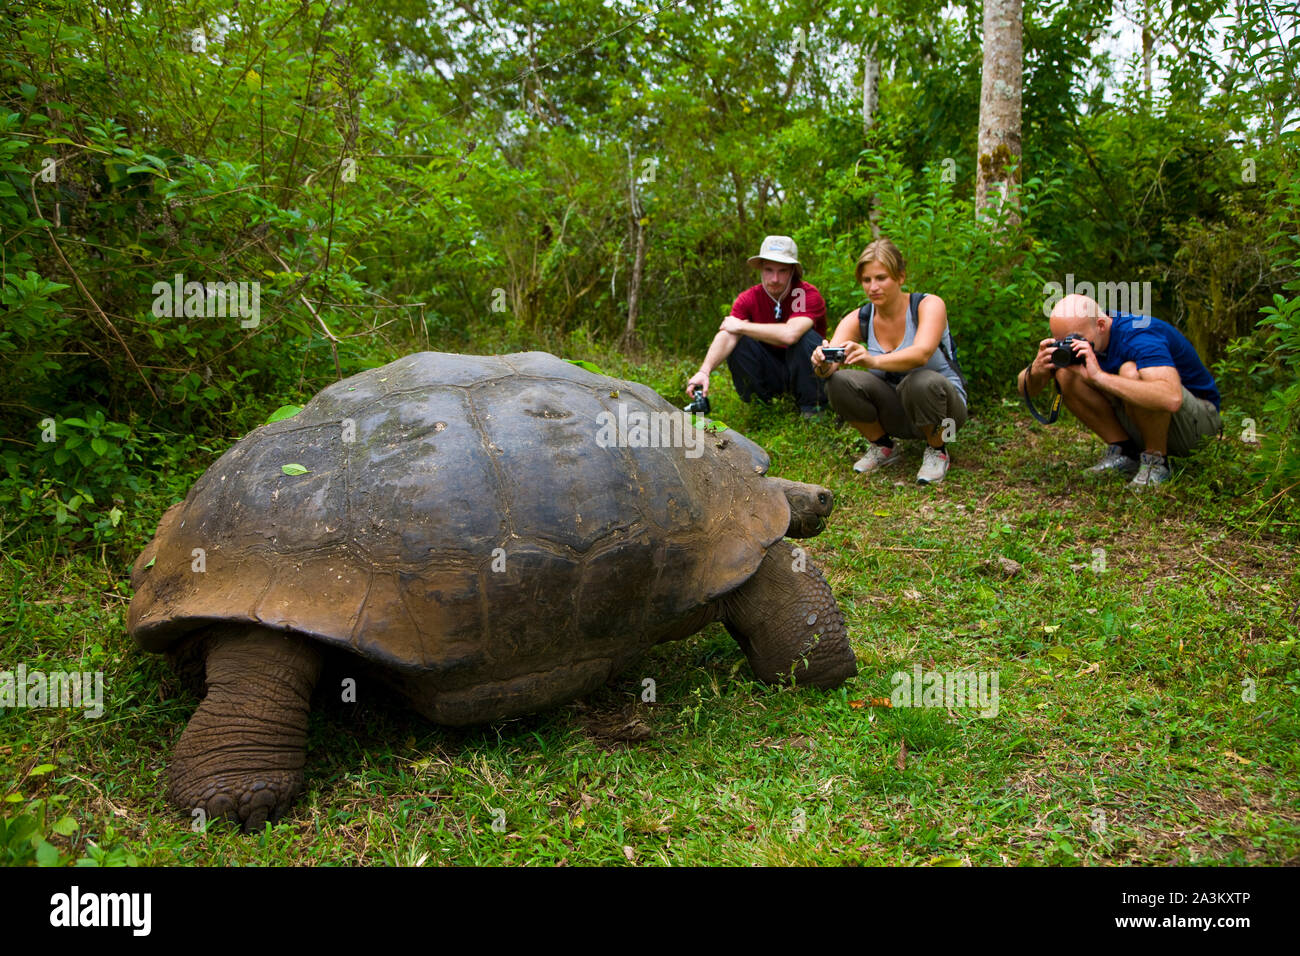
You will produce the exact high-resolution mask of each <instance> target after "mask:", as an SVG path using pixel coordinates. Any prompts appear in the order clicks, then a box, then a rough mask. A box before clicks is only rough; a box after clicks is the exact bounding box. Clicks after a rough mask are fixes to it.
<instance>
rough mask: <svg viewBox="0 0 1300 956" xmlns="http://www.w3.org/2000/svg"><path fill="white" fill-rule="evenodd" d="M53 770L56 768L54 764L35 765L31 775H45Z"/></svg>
mask: <svg viewBox="0 0 1300 956" xmlns="http://www.w3.org/2000/svg"><path fill="white" fill-rule="evenodd" d="M52 770H54V764H52V763H43V764H41V765H40V766H39V767H33V768H32V771H31V773H30V774H29V776H32V777H40V776H43V775H44V774H47V773H49V772H51V771H52Z"/></svg>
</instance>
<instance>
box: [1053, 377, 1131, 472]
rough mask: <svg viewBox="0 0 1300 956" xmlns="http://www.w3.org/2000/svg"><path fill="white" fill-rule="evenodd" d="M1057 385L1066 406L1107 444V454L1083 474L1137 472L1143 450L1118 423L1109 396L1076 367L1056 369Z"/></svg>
mask: <svg viewBox="0 0 1300 956" xmlns="http://www.w3.org/2000/svg"><path fill="white" fill-rule="evenodd" d="M1056 383H1057V385H1059V386H1060V388H1061V398H1062V399H1063V400H1064V401H1065V407H1066V408H1068V409H1069V410H1070V411H1071V412H1073V413H1074V417H1075V418H1077V419H1079V421H1081V422H1083V423H1084V424H1085V425H1086V426H1088V429H1089V430H1090V431H1091V432H1092V433H1093V434H1094V435H1096V436H1097V437H1098V438H1100V439H1101V440H1102V441H1104V442H1105V443H1106V454H1105V455H1103V456H1102V459H1101V461H1099V462H1097V464H1095V465H1093V466H1092V467H1091V468H1086V469H1084V473H1085V474H1093V475H1098V474H1103V473H1106V472H1111V471H1119V472H1121V473H1123V474H1127V475H1131V474H1133V473H1134V472H1136V471H1137V470H1138V456H1139V454H1140V453H1141V451H1142V449H1141V448H1138V447H1136V446H1137V442H1135V441H1134V440H1133V439H1134V437H1135V436H1133V435H1131V434H1129V432H1128V430H1127V429H1125V427H1124V426H1123V424H1121V423H1120V420H1119V418H1118V417H1117V416H1116V414H1115V407H1114V406H1113V405H1112V404H1111V400H1110V397H1109V396H1108V395H1107V394H1106V393H1105V392H1103V391H1101V389H1098V388H1094V387H1093V386H1092V385H1091V383H1089V382H1088V380H1087V379H1085V378H1084V377H1083V370H1082V369H1081V368H1079V367H1078V366H1074V365H1071V366H1069V367H1067V368H1062V369H1057V370H1056Z"/></svg>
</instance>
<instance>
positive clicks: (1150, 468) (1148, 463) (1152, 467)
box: [1128, 451, 1169, 491]
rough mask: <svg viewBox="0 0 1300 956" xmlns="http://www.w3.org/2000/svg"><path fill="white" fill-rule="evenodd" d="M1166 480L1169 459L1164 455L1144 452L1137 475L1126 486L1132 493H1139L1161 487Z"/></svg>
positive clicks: (1167, 477)
mask: <svg viewBox="0 0 1300 956" xmlns="http://www.w3.org/2000/svg"><path fill="white" fill-rule="evenodd" d="M1168 480H1169V459H1168V458H1166V457H1165V456H1164V455H1156V454H1153V453H1151V452H1146V451H1144V452H1143V453H1142V464H1141V465H1140V466H1139V468H1138V473H1137V474H1136V475H1134V476H1133V480H1132V481H1130V482H1129V483H1128V486H1129V487H1130V488H1132V489H1133V490H1134V491H1141V490H1142V489H1143V488H1152V487H1154V486H1156V485H1163V484H1164V483H1165V482H1166V481H1168Z"/></svg>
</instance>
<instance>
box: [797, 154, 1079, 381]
mask: <svg viewBox="0 0 1300 956" xmlns="http://www.w3.org/2000/svg"><path fill="white" fill-rule="evenodd" d="M944 173H945V170H944V169H943V167H942V166H938V167H930V168H927V169H926V170H925V171H924V172H923V173H922V175H921V176H920V177H917V176H914V175H913V173H912V171H911V170H909V169H908V168H906V167H905V166H904V165H903V163H902V162H901V160H899V159H898V158H897V157H896V156H895V155H893V154H892V153H891V152H889V151H884V150H880V151H873V152H869V153H864V154H863V156H862V158H861V160H860V161H859V163H858V164H857V165H856V166H855V167H853V168H851V169H845V170H841V171H840V172H839V173H838V174H835V175H834V176H833V177H831V180H830V187H829V189H828V191H827V193H826V194H825V195H824V196H823V197H822V201H821V203H820V204H819V205H818V208H817V212H816V214H815V215H814V217H813V219H812V220H811V221H810V222H809V224H808V225H807V227H806V228H805V229H803V230H801V231H800V232H799V234H798V235H797V236H796V238H797V239H798V241H799V242H800V243H801V246H800V248H801V249H802V248H804V245H803V244H806V245H807V248H809V249H810V250H811V255H813V256H815V257H817V258H818V259H819V260H820V261H821V262H822V264H823V265H822V268H821V272H820V273H819V275H820V276H821V279H820V283H821V284H819V288H821V289H822V291H823V293H825V294H826V297H827V299H828V300H830V299H832V298H834V299H835V300H836V301H838V302H841V303H843V302H858V303H860V302H862V301H864V297H863V295H862V292H861V289H860V287H858V285H857V283H856V280H855V279H854V275H853V270H854V264H855V263H856V262H857V257H858V255H859V254H860V253H861V251H862V248H863V247H864V246H866V244H867V243H868V242H869V241H871V228H870V221H869V216H870V215H871V211H872V210H874V212H875V216H876V221H877V224H878V225H879V228H880V233H881V235H882V236H886V237H888V238H889V239H891V240H893V242H894V244H895V245H897V246H898V248H899V250H900V251H901V252H902V254H903V259H904V261H905V263H906V265H907V281H906V287H907V288H908V289H909V290H911V291H924V292H932V293H935V294H936V295H938V296H940V297H941V298H942V299H943V300H944V302H945V304H946V305H947V307H948V321H949V324H950V327H951V330H952V336H953V341H954V344H955V345H956V346H957V354H958V359H959V360H960V362H961V365H962V370H963V371H964V372H965V374H966V376H967V378H968V379H970V380H971V383H972V394H971V397H972V400H973V401H987V400H988V399H989V398H990V397H991V396H993V395H998V394H1002V393H1003V392H1005V391H1006V390H1007V388H1008V382H1009V381H1010V380H1011V379H1012V378H1013V377H1014V376H1015V373H1016V372H1017V371H1018V370H1019V369H1020V368H1022V367H1023V366H1024V364H1025V362H1026V361H1027V360H1028V359H1029V358H1031V357H1032V355H1033V349H1034V344H1035V343H1036V342H1037V341H1038V340H1040V339H1041V338H1042V337H1043V336H1044V335H1045V334H1046V329H1047V320H1046V318H1045V316H1044V315H1043V303H1044V301H1045V293H1044V290H1043V286H1044V272H1045V271H1046V270H1047V269H1048V267H1049V266H1050V265H1051V263H1052V261H1053V258H1054V257H1053V255H1052V253H1051V252H1050V250H1049V249H1048V248H1047V247H1046V246H1045V245H1043V244H1042V243H1041V242H1039V241H1038V240H1037V239H1036V238H1035V237H1034V235H1033V232H1032V229H1031V224H1032V222H1033V219H1034V212H1035V207H1036V204H1037V202H1038V197H1039V194H1040V193H1041V192H1042V191H1043V190H1044V189H1045V184H1043V183H1042V182H1040V181H1038V180H1030V181H1029V182H1027V183H1025V184H1024V186H1023V188H1022V192H1021V205H1020V214H1021V219H1020V221H1019V222H1007V221H1005V220H1000V221H999V222H998V223H996V224H991V223H988V222H981V221H979V220H977V219H976V217H975V211H974V208H973V204H972V203H971V202H970V201H969V200H965V199H959V198H958V197H957V196H956V195H955V194H954V192H953V183H952V182H951V179H950V177H946V176H945V175H944ZM918 179H919V182H918ZM832 264H834V265H832ZM838 318H839V315H833V316H832V319H831V321H832V323H833V322H834V321H835V320H836V319H838Z"/></svg>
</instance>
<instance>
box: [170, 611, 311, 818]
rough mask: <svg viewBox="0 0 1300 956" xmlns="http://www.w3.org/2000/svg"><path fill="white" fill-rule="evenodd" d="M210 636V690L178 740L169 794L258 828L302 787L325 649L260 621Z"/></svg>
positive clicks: (187, 805) (175, 800)
mask: <svg viewBox="0 0 1300 956" xmlns="http://www.w3.org/2000/svg"><path fill="white" fill-rule="evenodd" d="M206 641H207V647H206V669H207V687H208V692H207V696H206V697H204V698H203V703H201V704H199V708H198V710H196V711H195V712H194V716H193V717H192V718H191V719H190V723H189V726H188V727H186V728H185V732H184V733H182V734H181V739H180V740H179V741H178V742H177V744H176V751H175V753H174V754H173V756H172V764H171V786H170V787H169V788H168V793H167V796H168V799H169V800H171V801H172V802H173V803H174V804H176V805H177V806H180V807H182V808H184V809H185V810H189V811H193V810H195V809H200V810H202V811H203V812H204V813H205V814H206V816H207V818H208V819H211V818H213V817H221V818H223V819H226V820H229V821H230V822H231V823H235V824H238V825H242V826H243V829H244V832H246V833H247V832H252V831H254V830H258V829H261V827H262V824H264V823H265V822H266V821H267V820H268V819H269V820H270V821H271V822H273V823H274V822H275V821H276V820H278V819H279V818H280V817H281V816H282V815H283V814H284V812H285V810H287V809H288V808H289V805H290V804H291V803H292V802H293V799H294V797H296V796H297V795H298V793H299V791H300V790H302V768H303V765H304V764H305V763H306V760H307V714H308V711H309V710H310V707H311V692H312V688H313V687H315V685H316V678H317V677H319V676H320V666H321V655H320V652H319V651H318V650H317V649H316V648H315V647H314V646H313V645H312V644H311V643H310V642H309V641H307V640H304V639H303V638H300V637H297V636H294V635H291V634H284V633H282V632H280V631H273V630H270V629H268V628H264V627H257V626H255V625H253V626H239V627H222V628H214V629H213V630H212V631H211V632H210V633H209V636H208V637H207V638H206Z"/></svg>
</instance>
